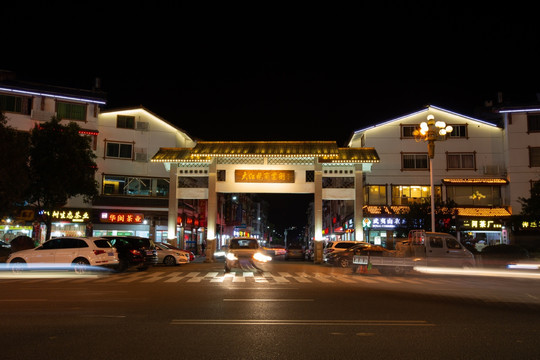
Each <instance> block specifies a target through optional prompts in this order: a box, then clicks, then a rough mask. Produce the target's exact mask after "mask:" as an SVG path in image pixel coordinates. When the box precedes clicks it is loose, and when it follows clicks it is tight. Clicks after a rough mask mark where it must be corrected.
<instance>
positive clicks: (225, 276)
mask: <svg viewBox="0 0 540 360" xmlns="http://www.w3.org/2000/svg"><path fill="white" fill-rule="evenodd" d="M0 281H13V280H12V279H6V280H0ZM20 281H22V282H25V283H35V282H42V281H47V282H50V283H68V282H73V283H115V282H116V283H171V284H174V283H234V284H242V283H245V284H247V283H269V284H271V283H274V284H299V283H303V284H317V283H320V284H332V283H333V284H343V283H345V284H359V285H361V284H370V285H377V284H379V285H394V284H395V285H400V284H401V285H434V284H438V285H441V284H450V283H452V282H453V281H455V280H450V279H439V278H424V277H418V276H410V277H409V276H400V277H393V276H380V275H360V274H350V273H349V274H343V273H323V272H312V273H311V272H310V273H308V272H283V271H280V272H268V271H264V272H260V271H251V269H249V270H248V269H245V270H241V269H239V270H237V271H232V272H229V273H226V272H224V271H207V272H200V271H191V272H187V271H173V272H166V271H155V272H146V271H141V272H135V273H116V274H110V275H106V276H99V277H88V278H77V277H69V278H62V279H58V278H56V279H54V278H51V279H46V278H45V279H44V278H39V279H36V278H33V279H30V278H29V279H21V280H20Z"/></svg>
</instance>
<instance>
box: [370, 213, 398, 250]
mask: <svg viewBox="0 0 540 360" xmlns="http://www.w3.org/2000/svg"><path fill="white" fill-rule="evenodd" d="M403 221H404V220H403V219H401V218H399V217H385V216H375V217H365V218H364V221H363V224H362V225H363V227H364V236H365V239H366V241H367V242H369V243H370V244H374V245H380V246H382V247H385V248H387V249H393V248H394V235H395V231H396V228H398V227H401V226H403V225H404V224H403Z"/></svg>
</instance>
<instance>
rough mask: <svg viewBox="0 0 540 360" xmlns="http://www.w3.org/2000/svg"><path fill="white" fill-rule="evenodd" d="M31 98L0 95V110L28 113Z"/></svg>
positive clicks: (30, 106)
mask: <svg viewBox="0 0 540 360" xmlns="http://www.w3.org/2000/svg"><path fill="white" fill-rule="evenodd" d="M31 108H32V99H30V98H25V97H22V96H12V95H0V111H3V112H13V113H19V114H25V115H29V114H30V110H31Z"/></svg>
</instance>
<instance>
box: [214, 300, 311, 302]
mask: <svg viewBox="0 0 540 360" xmlns="http://www.w3.org/2000/svg"><path fill="white" fill-rule="evenodd" d="M223 301H228V302H236V301H238V302H257V301H261V302H273V301H275V302H284V301H315V299H223Z"/></svg>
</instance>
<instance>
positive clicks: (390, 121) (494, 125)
mask: <svg viewBox="0 0 540 360" xmlns="http://www.w3.org/2000/svg"><path fill="white" fill-rule="evenodd" d="M430 108H432V109H436V110H439V111H443V112H446V113H449V114H452V115H457V116H461V117H464V118H467V119H470V120H473V121H477V122H479V123H482V124H485V125H489V126H493V127H497V125H496V124H493V123H490V122H487V121H484V120H480V119H475V118H473V117H470V116H467V115H463V114H459V113H457V112H454V111H450V110H446V109H443V108H440V107H437V106H434V105H430V106H429V107H427V108H425V109H422V110H419V111H416V112H413V113H410V114H407V115H403V116H400V117H397V118H395V119H392V120H388V121H385V122H382V123H379V124H376V125H372V126H368V127H367V128H364V129H360V130H356V131H355V132H354V134H358V133H361V132H364V131H367V130H370V129H374V128H376V127H379V126H383V125H386V124H390V123H393V122H394V121H398V120H401V119H404V118H408V117H411V116H414V115H418V114H421V113H423V112H427V111H429V109H430Z"/></svg>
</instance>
